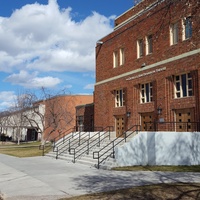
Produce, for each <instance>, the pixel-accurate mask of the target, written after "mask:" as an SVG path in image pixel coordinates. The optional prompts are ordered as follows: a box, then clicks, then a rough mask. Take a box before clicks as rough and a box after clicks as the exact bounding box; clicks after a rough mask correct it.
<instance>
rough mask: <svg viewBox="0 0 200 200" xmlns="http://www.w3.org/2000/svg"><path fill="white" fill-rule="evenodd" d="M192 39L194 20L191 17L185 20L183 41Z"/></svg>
mask: <svg viewBox="0 0 200 200" xmlns="http://www.w3.org/2000/svg"><path fill="white" fill-rule="evenodd" d="M191 37H192V19H191V17H186V18H185V19H183V40H186V39H189V38H191Z"/></svg>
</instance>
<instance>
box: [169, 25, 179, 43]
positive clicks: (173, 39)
mask: <svg viewBox="0 0 200 200" xmlns="http://www.w3.org/2000/svg"><path fill="white" fill-rule="evenodd" d="M177 43H178V23H174V24H171V26H170V44H171V45H173V44H177Z"/></svg>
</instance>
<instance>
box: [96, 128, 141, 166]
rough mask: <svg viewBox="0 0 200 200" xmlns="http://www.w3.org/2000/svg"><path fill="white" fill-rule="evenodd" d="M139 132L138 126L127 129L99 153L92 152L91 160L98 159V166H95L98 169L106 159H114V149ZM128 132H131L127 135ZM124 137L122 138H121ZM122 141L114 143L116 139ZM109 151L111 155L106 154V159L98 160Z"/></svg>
mask: <svg viewBox="0 0 200 200" xmlns="http://www.w3.org/2000/svg"><path fill="white" fill-rule="evenodd" d="M133 128H135V130H133V131H131V130H132V129H133ZM140 130H141V126H140V125H134V126H132V127H131V128H129V129H128V130H127V131H125V132H123V133H122V134H121V135H119V136H118V137H117V138H116V139H114V140H113V141H111V142H110V143H108V144H107V145H106V146H104V147H103V148H102V149H100V150H99V151H94V152H93V159H98V164H97V168H98V169H99V166H100V164H101V163H102V162H103V161H104V160H106V159H107V158H108V157H111V156H112V158H115V149H114V148H115V147H116V146H117V145H118V144H119V143H121V142H122V141H125V142H126V139H127V137H129V136H130V135H132V134H133V133H135V132H136V133H137V132H138V131H140ZM129 131H131V132H130V133H128V132H129ZM122 136H124V137H122ZM119 138H120V139H122V140H120V141H118V142H116V141H117V140H118V139H119ZM109 146H111V147H110V148H109V149H107V151H105V152H104V153H102V154H101V155H100V152H102V151H103V150H104V149H105V148H107V147H109ZM110 150H112V153H110V154H108V155H107V156H106V157H104V158H103V159H102V160H100V158H101V157H102V156H104V155H105V154H107V153H108V152H109V151H110ZM95 154H97V155H98V156H97V157H96V156H95Z"/></svg>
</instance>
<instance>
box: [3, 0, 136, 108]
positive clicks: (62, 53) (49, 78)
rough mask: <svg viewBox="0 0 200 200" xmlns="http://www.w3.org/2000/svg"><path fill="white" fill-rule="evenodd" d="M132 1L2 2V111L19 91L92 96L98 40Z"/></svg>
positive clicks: (6, 0) (107, 32) (8, 0)
mask: <svg viewBox="0 0 200 200" xmlns="http://www.w3.org/2000/svg"><path fill="white" fill-rule="evenodd" d="M132 6H133V0H57V1H56V0H49V1H48V0H37V1H36V0H0V80H1V83H0V84H1V87H0V110H4V109H6V108H7V107H9V106H10V105H12V102H13V99H14V98H15V97H16V95H18V93H19V91H27V90H31V91H35V92H37V91H38V90H40V88H42V87H45V88H48V89H51V90H56V91H59V90H62V89H64V88H65V89H67V90H68V91H69V92H70V93H72V94H92V93H93V91H94V83H95V45H96V41H97V40H98V39H100V38H102V37H104V36H105V35H107V34H109V33H110V32H111V31H112V30H113V20H114V19H115V18H116V17H117V16H119V15H121V14H122V13H123V12H125V11H126V10H128V9H129V8H131V7H132Z"/></svg>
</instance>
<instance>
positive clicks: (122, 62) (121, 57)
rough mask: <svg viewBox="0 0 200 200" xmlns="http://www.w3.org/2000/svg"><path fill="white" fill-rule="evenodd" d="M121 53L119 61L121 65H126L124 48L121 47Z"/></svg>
mask: <svg viewBox="0 0 200 200" xmlns="http://www.w3.org/2000/svg"><path fill="white" fill-rule="evenodd" d="M119 55H120V61H119V65H120V66H121V65H124V62H125V57H124V56H125V55H124V48H121V49H120V50H119Z"/></svg>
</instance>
